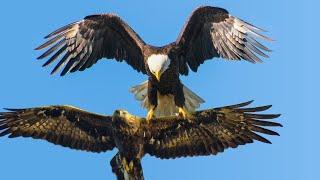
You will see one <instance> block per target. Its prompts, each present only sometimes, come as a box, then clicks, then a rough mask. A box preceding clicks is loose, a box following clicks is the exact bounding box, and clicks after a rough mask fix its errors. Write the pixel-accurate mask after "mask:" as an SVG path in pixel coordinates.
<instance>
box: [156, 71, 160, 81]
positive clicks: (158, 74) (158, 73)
mask: <svg viewBox="0 0 320 180" xmlns="http://www.w3.org/2000/svg"><path fill="white" fill-rule="evenodd" d="M155 76H156V78H157V80H158V81H160V78H161V73H160V71H157V72H156V73H155Z"/></svg>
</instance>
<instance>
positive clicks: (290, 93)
mask: <svg viewBox="0 0 320 180" xmlns="http://www.w3.org/2000/svg"><path fill="white" fill-rule="evenodd" d="M200 5H212V6H219V7H223V8H226V9H227V10H229V12H230V13H231V14H233V15H235V16H237V17H240V18H242V19H244V20H246V21H248V22H251V23H253V24H255V25H257V26H260V27H263V28H264V29H267V30H269V32H268V33H266V34H267V35H268V36H270V37H272V38H273V39H275V40H276V41H275V42H273V43H267V45H268V46H269V47H270V48H271V49H272V50H274V51H273V53H272V54H271V58H270V59H267V60H265V62H264V63H262V64H256V65H253V64H250V63H248V62H226V61H222V60H215V61H210V62H207V63H206V64H205V65H203V66H201V67H200V69H199V71H198V73H191V74H190V75H189V76H188V77H182V80H183V82H184V83H185V84H186V85H187V86H188V87H190V88H191V89H192V90H194V91H195V92H197V93H198V94H199V95H200V96H201V97H203V98H204V99H205V100H206V103H205V104H204V105H203V106H202V108H209V107H216V106H221V105H228V104H232V103H239V102H243V101H247V100H251V99H254V100H256V101H255V104H254V105H265V104H273V105H274V106H273V108H272V109H271V110H270V111H269V112H272V113H282V114H283V115H282V117H281V118H279V119H278V120H279V121H280V122H281V123H283V125H284V128H281V129H280V128H279V129H276V130H277V131H279V132H280V134H281V136H280V137H268V138H270V140H271V141H272V142H273V144H272V145H267V144H263V143H258V142H257V143H254V144H250V145H246V146H241V147H239V148H237V149H229V150H226V151H225V152H224V153H222V154H219V155H218V156H209V157H197V158H183V159H175V160H159V159H156V158H154V157H150V156H146V157H145V158H144V159H143V168H144V173H145V177H146V179H152V180H160V179H184V180H189V179H190V180H191V179H192V180H194V179H246V180H256V179H259V180H264V179H266V180H267V179H268V180H269V179H319V175H318V173H317V170H319V163H318V162H319V160H320V158H319V150H320V149H319V147H320V146H319V140H318V137H319V135H318V132H319V130H318V127H319V125H320V123H319V122H320V119H318V118H319V116H318V111H319V110H318V108H319V100H320V99H319V94H318V92H319V70H318V69H319V66H320V63H319V62H320V60H319V45H318V42H319V41H320V39H319V33H318V32H319V28H320V26H319V20H318V18H319V10H318V7H319V5H320V3H319V1H316V0H313V1H312V0H305V1H298V0H282V1H279V0H269V1H254V0H251V1H250V0H241V1H231V0H215V1H213V0H212V1H208V0H207V1H205V0H203V1H195V0H192V1H191V0H185V1H175V2H172V1H171V0H162V1H131V0H126V1H107V0H104V1H102V0H99V1H98V0H90V1H88V0H77V1H65V0H55V1H21V0H10V1H3V2H2V3H1V6H0V17H1V26H0V35H1V43H0V46H1V50H0V51H1V60H0V67H1V70H0V80H1V85H0V87H1V88H0V106H1V107H34V106H40V105H51V104H71V105H74V106H78V107H81V108H84V109H86V110H89V111H93V112H98V113H106V114H111V113H112V112H113V110H115V109H119V108H125V109H127V110H129V111H130V112H131V113H134V114H137V115H141V116H144V115H145V113H146V112H145V111H144V110H142V109H141V108H140V107H139V103H138V102H137V101H136V100H135V99H134V98H133V96H132V94H130V93H129V91H128V89H129V88H130V87H131V86H133V85H136V84H138V83H140V82H142V81H144V80H146V76H144V75H142V74H138V73H136V72H135V71H134V70H132V68H130V67H128V66H127V65H125V64H123V63H116V62H114V61H100V62H99V63H98V65H95V66H94V67H93V68H91V69H88V70H86V71H85V72H81V73H75V74H69V75H68V76H65V77H63V78H61V77H59V76H50V75H49V73H50V70H51V69H52V68H53V67H52V66H51V67H50V68H46V69H44V68H41V65H42V63H44V62H39V61H37V60H36V57H37V56H38V55H40V52H36V51H34V50H33V48H35V47H36V46H37V45H39V44H40V43H41V42H43V39H42V37H43V36H44V35H46V34H47V33H49V32H51V31H52V30H54V29H56V28H58V27H60V26H62V25H65V24H67V23H69V22H73V21H75V20H79V19H82V18H83V17H84V16H86V15H89V14H95V13H106V12H114V13H116V14H118V15H120V16H121V17H122V18H123V19H124V20H125V21H126V22H128V24H129V25H131V26H132V27H133V29H134V30H135V31H136V32H138V33H139V34H140V35H141V37H142V38H143V39H144V40H145V41H146V42H148V43H151V44H154V45H164V44H166V43H169V42H171V41H173V40H175V39H176V37H177V35H178V33H179V32H180V30H181V27H182V25H183V24H184V22H185V21H186V19H187V17H188V16H189V15H190V13H191V12H192V10H193V9H194V8H196V7H198V6H200ZM115 152H116V151H112V152H107V153H103V154H92V153H87V152H81V151H74V150H70V149H65V148H61V147H59V146H55V145H52V144H49V143H47V142H44V141H38V140H32V139H23V138H17V139H8V138H1V139H0V159H1V160H0V169H1V170H0V171H1V176H0V179H13V180H17V179H33V180H43V179H47V180H50V179H79V180H81V179H96V180H99V179H101V180H102V179H114V178H115V177H114V175H113V174H112V173H111V168H110V166H109V160H111V158H112V157H113V155H114V154H115Z"/></svg>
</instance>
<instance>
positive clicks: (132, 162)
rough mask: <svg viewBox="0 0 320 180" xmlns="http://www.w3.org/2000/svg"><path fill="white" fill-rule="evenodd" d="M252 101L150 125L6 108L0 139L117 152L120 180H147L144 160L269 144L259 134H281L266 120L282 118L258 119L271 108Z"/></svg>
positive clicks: (70, 110) (63, 109)
mask: <svg viewBox="0 0 320 180" xmlns="http://www.w3.org/2000/svg"><path fill="white" fill-rule="evenodd" d="M251 102H252V101H250V102H245V103H241V104H236V105H231V106H225V107H220V108H214V109H207V110H202V111H196V112H194V113H193V114H192V116H191V117H190V119H182V117H179V116H171V117H163V118H157V119H156V120H154V121H146V119H144V118H140V117H137V116H134V115H131V114H129V113H128V112H127V111H124V110H117V111H115V112H114V114H113V116H104V115H99V114H94V113H90V112H86V111H84V110H81V109H78V108H75V107H72V106H47V107H38V108H28V109H7V110H8V112H2V113H0V136H5V135H9V138H14V137H19V136H22V137H32V138H35V139H44V140H47V141H49V142H51V143H54V144H57V145H62V146H64V147H69V148H72V149H77V150H84V151H89V152H95V153H100V152H106V151H108V150H112V149H113V148H117V149H118V150H119V152H118V153H117V155H116V156H115V157H114V158H113V159H112V160H111V165H112V169H113V172H114V173H115V174H116V175H117V177H118V179H135V180H138V179H143V172H142V167H141V164H140V160H141V158H142V157H143V156H144V155H145V154H150V155H151V156H156V157H158V158H161V159H168V158H178V157H185V156H205V155H216V154H217V153H220V152H223V151H224V150H225V149H227V148H236V147H238V145H244V144H247V143H252V142H253V141H254V140H257V141H261V142H264V143H270V141H269V140H267V139H266V138H264V137H262V136H260V135H259V134H257V133H262V134H268V135H279V134H278V133H277V132H274V131H271V130H268V129H266V128H264V126H266V127H268V126H280V127H281V126H282V125H281V124H279V123H276V122H270V121H267V120H268V119H274V118H277V117H279V116H280V115H279V114H259V112H262V111H265V110H267V109H269V108H270V107H271V106H261V107H254V108H247V107H246V106H247V105H249V104H250V103H251Z"/></svg>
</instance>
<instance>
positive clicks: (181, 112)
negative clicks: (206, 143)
mask: <svg viewBox="0 0 320 180" xmlns="http://www.w3.org/2000/svg"><path fill="white" fill-rule="evenodd" d="M179 116H181V117H182V118H183V119H188V118H190V117H192V115H191V114H190V113H189V112H188V111H187V109H186V108H185V107H183V108H181V107H179Z"/></svg>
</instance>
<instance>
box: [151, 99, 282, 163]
mask: <svg viewBox="0 0 320 180" xmlns="http://www.w3.org/2000/svg"><path fill="white" fill-rule="evenodd" d="M250 103H251V102H247V103H242V104H237V105H233V106H226V107H222V108H215V109H211V110H205V111H198V112H196V113H195V114H194V119H190V121H186V120H182V119H178V118H177V117H171V118H159V119H156V120H154V121H151V122H150V125H149V127H148V129H147V130H146V131H147V132H149V133H146V134H148V135H149V137H150V138H149V139H148V140H147V141H148V142H146V144H147V145H146V149H145V151H146V153H149V154H150V155H152V156H156V157H159V158H177V157H183V156H200V155H215V154H217V153H219V152H223V151H224V149H227V148H229V147H231V148H236V147H237V146H238V145H244V144H247V143H252V142H253V140H258V141H261V142H264V143H270V141H269V140H267V139H266V138H264V137H262V136H260V135H258V134H256V132H258V133H262V134H268V135H279V134H278V133H276V132H274V131H271V130H268V129H265V128H263V126H281V124H279V123H276V122H270V121H265V120H263V119H273V118H277V117H279V116H280V115H278V114H255V113H256V112H260V111H264V110H267V109H269V108H270V107H271V106H262V107H255V108H245V107H244V106H246V105H248V104H250Z"/></svg>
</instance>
